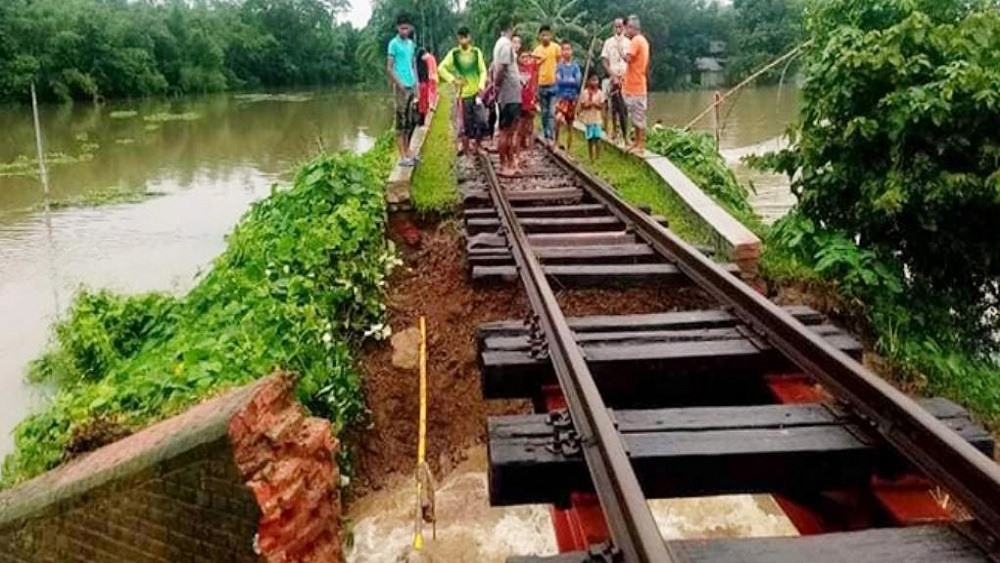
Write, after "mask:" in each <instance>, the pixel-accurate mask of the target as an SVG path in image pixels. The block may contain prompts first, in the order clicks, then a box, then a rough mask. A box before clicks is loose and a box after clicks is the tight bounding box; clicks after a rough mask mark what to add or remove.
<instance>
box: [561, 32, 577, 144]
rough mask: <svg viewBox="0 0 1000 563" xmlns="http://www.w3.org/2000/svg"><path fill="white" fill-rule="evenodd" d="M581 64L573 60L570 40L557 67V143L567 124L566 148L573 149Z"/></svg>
mask: <svg viewBox="0 0 1000 563" xmlns="http://www.w3.org/2000/svg"><path fill="white" fill-rule="evenodd" d="M580 75H581V72H580V65H579V64H577V62H576V61H574V60H573V47H572V46H571V45H570V44H569V42H564V43H563V44H562V60H561V61H559V66H558V67H556V87H557V88H558V96H559V104H558V106H556V143H558V142H559V131H560V129H561V128H562V126H563V125H565V126H566V131H567V133H566V137H567V138H566V150H573V122H574V121H575V120H576V101H577V98H579V96H580V83H581V81H582V77H581V76H580Z"/></svg>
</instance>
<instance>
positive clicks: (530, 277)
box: [480, 156, 679, 563]
mask: <svg viewBox="0 0 1000 563" xmlns="http://www.w3.org/2000/svg"><path fill="white" fill-rule="evenodd" d="M480 159H481V161H482V163H483V168H484V169H485V170H486V175H487V179H488V184H489V188H490V197H491V199H492V200H493V204H494V206H496V209H497V213H498V215H499V216H500V220H501V225H502V227H501V228H502V230H503V231H504V234H506V236H507V245H508V246H509V247H510V251H511V254H512V255H513V256H514V260H515V263H516V264H517V270H518V274H519V275H520V277H521V281H522V282H523V284H524V287H525V290H526V292H527V295H528V301H529V302H530V303H531V308H532V309H533V310H534V312H535V314H536V315H538V320H539V324H540V325H541V328H542V329H543V330H544V333H545V338H546V342H547V343H548V345H549V356H550V358H551V360H552V366H553V368H554V370H555V373H556V377H557V379H558V381H559V385H560V386H561V387H562V392H563V394H564V395H565V397H566V403H567V405H568V410H569V414H570V417H571V418H572V421H573V426H574V428H575V430H576V432H577V434H578V435H579V437H580V445H581V450H582V452H583V456H584V458H585V459H586V462H587V468H588V470H589V471H590V476H591V479H592V480H593V483H594V488H595V490H596V491H597V497H598V499H599V501H600V503H601V508H602V509H603V511H604V515H605V519H606V521H607V524H608V528H609V531H610V532H611V539H612V541H613V543H614V547H616V548H617V549H618V550H620V553H621V555H622V556H623V559H624V561H628V562H630V563H631V562H637V563H638V562H641V563H660V562H667V561H678V560H679V559H678V558H677V557H676V556H672V555H671V554H670V551H669V549H668V547H667V544H666V542H664V541H663V536H661V535H660V531H659V529H658V528H657V526H656V521H655V520H654V519H653V515H652V513H651V512H650V510H649V505H648V504H646V498H645V495H643V493H642V489H641V488H640V486H639V479H638V478H637V477H636V475H635V472H634V471H633V469H632V464H631V462H630V461H629V459H628V454H626V453H625V448H624V446H623V444H622V441H621V438H620V437H619V434H618V430H617V429H616V428H615V425H614V421H613V420H612V419H611V416H610V414H609V412H608V409H607V406H606V405H605V404H604V400H603V399H602V398H601V394H600V391H598V389H597V384H596V383H595V382H594V378H593V376H592V375H591V373H590V369H589V368H588V367H587V362H586V360H585V359H584V357H583V354H582V352H581V351H580V348H579V346H578V345H577V343H576V339H575V338H574V336H573V332H572V330H570V328H569V324H568V323H567V322H566V317H565V316H564V315H563V313H562V310H561V309H560V307H559V303H558V301H557V300H556V296H555V293H554V292H553V291H552V287H551V286H550V285H549V282H548V280H547V279H546V278H545V272H544V270H543V269H542V265H541V263H540V262H539V260H538V258H537V257H536V256H535V255H534V253H533V252H532V250H531V244H530V243H529V242H528V236H527V234H526V233H525V232H524V229H523V228H522V227H521V225H520V224H518V222H517V218H516V216H515V214H514V210H513V208H512V207H511V205H510V202H509V201H507V198H506V196H505V195H504V194H503V189H502V188H501V187H500V182H499V179H498V178H497V175H496V171H495V170H494V169H493V164H492V163H491V162H490V160H489V158H488V157H486V156H480Z"/></svg>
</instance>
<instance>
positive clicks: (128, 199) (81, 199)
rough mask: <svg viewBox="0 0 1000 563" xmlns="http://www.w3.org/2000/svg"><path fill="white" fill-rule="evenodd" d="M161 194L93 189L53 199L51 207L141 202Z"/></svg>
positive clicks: (119, 189)
mask: <svg viewBox="0 0 1000 563" xmlns="http://www.w3.org/2000/svg"><path fill="white" fill-rule="evenodd" d="M160 195H163V194H162V193H157V192H137V191H135V190H130V189H127V188H120V187H113V188H102V189H93V190H87V191H86V192H84V193H82V194H79V195H76V196H73V197H70V198H66V199H58V200H55V201H51V202H49V208H50V209H67V208H70V207H100V206H102V205H114V204H120V203H139V202H142V201H146V200H147V199H149V198H151V197H157V196H160ZM40 207H41V206H40Z"/></svg>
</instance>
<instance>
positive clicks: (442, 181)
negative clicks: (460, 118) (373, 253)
mask: <svg viewBox="0 0 1000 563" xmlns="http://www.w3.org/2000/svg"><path fill="white" fill-rule="evenodd" d="M451 104H452V96H451V95H450V94H446V93H442V94H441V99H440V101H439V102H438V110H437V112H435V114H434V120H433V121H432V122H431V127H430V131H429V132H428V134H427V140H426V141H424V147H423V151H422V155H421V162H420V164H419V165H417V169H416V170H414V171H413V187H412V197H413V207H414V208H415V209H416V210H417V211H419V212H421V213H428V212H430V213H447V212H448V211H451V210H452V209H454V207H455V206H456V205H457V204H458V203H459V197H458V179H457V177H456V170H455V165H456V146H457V145H456V142H457V141H456V139H455V132H454V130H453V128H452V126H451V123H450V120H451Z"/></svg>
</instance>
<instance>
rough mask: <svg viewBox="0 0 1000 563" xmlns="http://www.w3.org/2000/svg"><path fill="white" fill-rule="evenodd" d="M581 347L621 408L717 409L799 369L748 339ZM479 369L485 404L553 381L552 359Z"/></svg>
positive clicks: (851, 348)
mask: <svg viewBox="0 0 1000 563" xmlns="http://www.w3.org/2000/svg"><path fill="white" fill-rule="evenodd" d="M827 341H828V342H829V343H830V344H831V345H834V346H836V347H838V348H839V349H841V350H842V351H844V352H846V353H848V354H850V355H851V356H853V357H855V358H858V357H859V356H860V355H861V353H862V348H861V346H860V344H858V342H857V340H855V339H854V338H853V337H851V336H849V335H847V334H845V333H836V334H834V335H831V336H829V337H828V338H827ZM582 347H583V354H584V357H585V358H586V359H587V365H588V366H589V367H590V370H591V373H592V374H593V376H594V380H595V381H596V383H597V386H598V387H599V388H600V389H601V392H602V394H604V395H605V400H606V401H607V402H608V403H609V404H611V405H615V406H622V405H631V404H633V401H635V400H637V399H645V400H654V399H656V400H667V399H668V398H670V397H674V398H675V399H678V400H679V399H680V398H681V397H683V398H684V400H687V401H692V404H717V403H713V401H717V400H720V397H721V396H722V394H723V393H724V392H732V393H736V390H737V389H744V388H746V387H748V386H754V385H756V384H758V383H761V382H762V377H763V375H764V374H765V373H781V372H782V371H784V370H789V369H793V365H792V364H791V362H789V361H788V360H787V359H786V358H785V357H784V356H782V355H781V354H780V353H778V352H777V351H776V350H774V349H773V348H771V347H770V346H768V345H766V344H762V345H758V344H757V343H754V342H751V341H750V340H748V339H746V338H743V339H739V340H713V341H705V342H660V343H653V344H628V345H621V346H593V345H590V344H588V343H584V344H583V345H582ZM479 367H480V376H481V381H482V385H483V396H484V397H485V398H487V399H515V398H522V399H523V398H532V397H536V396H538V394H539V393H540V390H541V387H542V386H543V385H546V384H551V383H553V382H554V381H555V373H554V372H553V370H552V363H551V362H550V361H549V360H548V358H544V357H533V356H532V355H531V353H530V352H529V351H526V350H517V351H507V350H482V351H481V353H480V355H479ZM719 385H723V386H731V387H732V389H721V388H719ZM747 400H752V397H749V396H748V397H747Z"/></svg>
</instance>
